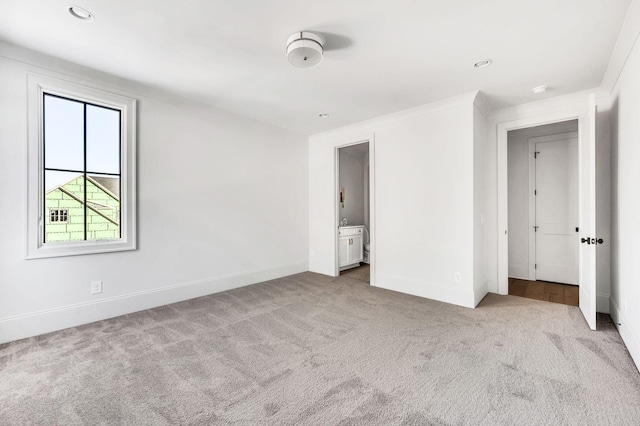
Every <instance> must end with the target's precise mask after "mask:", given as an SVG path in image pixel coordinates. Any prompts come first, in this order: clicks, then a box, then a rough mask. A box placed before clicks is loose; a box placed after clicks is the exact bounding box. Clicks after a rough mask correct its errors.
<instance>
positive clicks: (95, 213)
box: [27, 75, 136, 258]
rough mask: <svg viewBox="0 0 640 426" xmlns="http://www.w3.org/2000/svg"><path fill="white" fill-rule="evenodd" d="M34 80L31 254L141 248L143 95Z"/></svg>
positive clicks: (31, 81) (31, 93)
mask: <svg viewBox="0 0 640 426" xmlns="http://www.w3.org/2000/svg"><path fill="white" fill-rule="evenodd" d="M28 81H29V85H28V87H29V122H28V126H29V164H28V168H29V179H28V181H29V186H28V190H29V194H28V220H29V223H28V226H27V231H28V232H27V233H28V239H29V240H28V242H27V258H39V257H53V256H69V255H77V254H89V253H101V252H110V251H121V250H132V249H135V247H136V243H135V241H136V235H135V229H136V227H135V217H136V215H135V107H136V103H135V100H134V99H131V98H128V97H125V96H121V95H118V94H113V93H109V92H107V91H103V90H99V89H97V88H89V87H85V86H81V85H77V84H73V83H69V82H65V81H60V80H55V79H52V78H46V77H42V76H35V75H29V79H28Z"/></svg>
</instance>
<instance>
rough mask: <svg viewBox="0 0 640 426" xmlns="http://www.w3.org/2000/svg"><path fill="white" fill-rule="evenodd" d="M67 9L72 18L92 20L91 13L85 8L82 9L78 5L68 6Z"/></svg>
mask: <svg viewBox="0 0 640 426" xmlns="http://www.w3.org/2000/svg"><path fill="white" fill-rule="evenodd" d="M68 10H69V13H70V14H71V16H73V17H74V18H78V19H81V20H83V21H93V15H92V14H91V12H89V11H88V10H87V9H83V8H81V7H80V6H69V9H68Z"/></svg>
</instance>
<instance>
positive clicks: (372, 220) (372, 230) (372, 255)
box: [333, 133, 376, 287]
mask: <svg viewBox="0 0 640 426" xmlns="http://www.w3.org/2000/svg"><path fill="white" fill-rule="evenodd" d="M363 143H368V144H369V229H368V231H369V265H370V267H369V284H370V285H371V286H373V287H375V282H376V281H375V276H376V274H375V271H376V208H375V206H376V203H375V199H376V198H375V194H376V191H375V176H376V173H375V164H376V162H375V135H374V134H373V133H371V136H370V137H368V138H367V139H363V140H358V141H354V142H348V143H344V144H342V145H335V146H334V147H333V178H334V182H333V184H334V185H333V187H334V197H333V200H334V216H333V229H334V230H335V231H334V233H333V238H334V241H333V247H334V248H335V249H334V257H335V259H334V264H335V271H334V276H336V277H337V276H339V275H340V266H339V261H338V226H339V223H340V209H339V207H338V206H339V204H340V203H339V201H338V200H339V199H340V176H339V172H340V161H339V153H338V150H339V149H340V148H346V147H348V146H353V145H360V144H363Z"/></svg>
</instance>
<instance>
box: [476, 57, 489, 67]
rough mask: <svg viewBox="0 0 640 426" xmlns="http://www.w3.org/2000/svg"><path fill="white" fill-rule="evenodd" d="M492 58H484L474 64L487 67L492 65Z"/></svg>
mask: <svg viewBox="0 0 640 426" xmlns="http://www.w3.org/2000/svg"><path fill="white" fill-rule="evenodd" d="M491 62H492V61H491V59H483V60H481V61H478V62H476V63H475V64H473V67H474V68H485V67H488V66H489V65H491Z"/></svg>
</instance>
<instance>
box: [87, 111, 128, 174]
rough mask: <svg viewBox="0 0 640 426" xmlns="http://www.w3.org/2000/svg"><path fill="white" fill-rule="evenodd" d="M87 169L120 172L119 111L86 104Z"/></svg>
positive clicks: (101, 171)
mask: <svg viewBox="0 0 640 426" xmlns="http://www.w3.org/2000/svg"><path fill="white" fill-rule="evenodd" d="M87 171H90V172H99V173H120V111H118V110H113V109H109V108H102V107H98V106H95V105H87Z"/></svg>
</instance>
